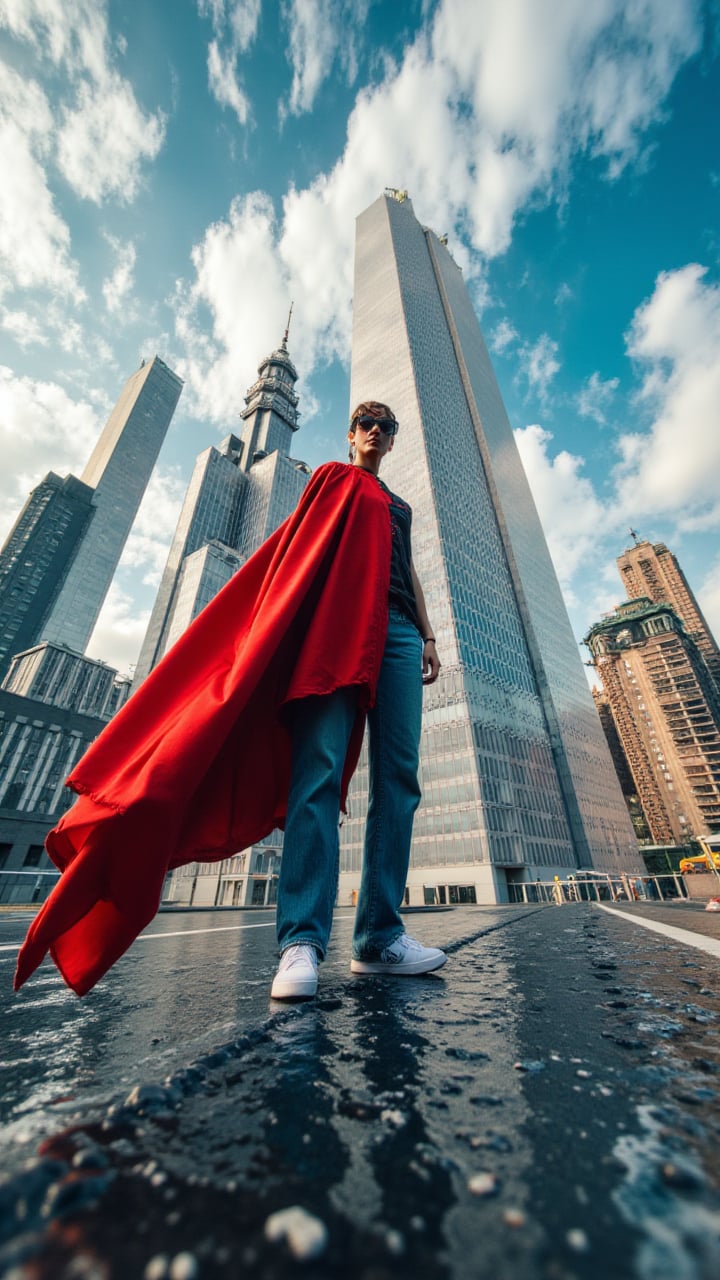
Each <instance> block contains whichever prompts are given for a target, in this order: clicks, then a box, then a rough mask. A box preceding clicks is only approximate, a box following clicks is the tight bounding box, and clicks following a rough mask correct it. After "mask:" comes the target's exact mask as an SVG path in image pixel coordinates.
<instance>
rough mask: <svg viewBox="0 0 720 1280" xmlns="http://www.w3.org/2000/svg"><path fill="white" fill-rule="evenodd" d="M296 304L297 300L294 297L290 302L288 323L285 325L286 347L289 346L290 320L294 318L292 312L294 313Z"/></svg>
mask: <svg viewBox="0 0 720 1280" xmlns="http://www.w3.org/2000/svg"><path fill="white" fill-rule="evenodd" d="M294 306H295V300H294V299H293V301H292V302H291V303H290V310H289V311H288V318H287V325H286V326H285V335H284V337H283V340H282V344H283V346H284V347H287V340H288V334H289V332H290V321H291V320H292V313H293V307H294Z"/></svg>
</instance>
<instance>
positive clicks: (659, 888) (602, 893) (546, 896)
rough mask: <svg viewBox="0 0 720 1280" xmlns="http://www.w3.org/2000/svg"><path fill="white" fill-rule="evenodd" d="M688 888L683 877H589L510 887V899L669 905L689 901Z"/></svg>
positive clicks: (543, 881) (538, 881)
mask: <svg viewBox="0 0 720 1280" xmlns="http://www.w3.org/2000/svg"><path fill="white" fill-rule="evenodd" d="M687 897H688V892H687V887H686V885H685V883H684V881H683V877H682V876H680V875H672V874H671V875H662V876H637V875H622V874H620V875H614V876H613V875H587V876H583V875H581V876H574V877H570V876H569V877H568V878H567V879H566V880H560V879H556V880H535V881H530V882H529V883H522V884H509V885H508V898H509V901H510V902H513V903H525V904H528V905H530V904H533V903H538V902H551V903H554V904H555V905H556V906H558V907H560V906H563V904H565V903H569V902H666V901H671V900H675V901H677V899H679V898H687Z"/></svg>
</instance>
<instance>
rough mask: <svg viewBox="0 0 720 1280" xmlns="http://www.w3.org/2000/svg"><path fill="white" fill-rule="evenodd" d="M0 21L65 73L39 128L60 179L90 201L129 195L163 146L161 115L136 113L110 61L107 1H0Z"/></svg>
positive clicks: (131, 95)
mask: <svg viewBox="0 0 720 1280" xmlns="http://www.w3.org/2000/svg"><path fill="white" fill-rule="evenodd" d="M0 27H5V28H6V29H7V30H8V31H9V32H10V33H11V34H12V35H13V36H14V37H15V38H16V39H17V40H21V41H24V42H25V43H27V44H28V45H29V46H30V47H31V49H32V50H33V52H34V54H35V56H36V57H37V58H38V59H39V60H49V61H50V62H51V63H52V64H53V65H54V66H55V67H56V68H58V69H62V70H63V71H64V72H65V73H66V75H65V78H64V81H63V83H62V86H61V87H60V88H58V94H59V100H58V102H56V103H55V104H54V108H55V109H54V111H53V114H52V116H51V117H50V118H49V120H48V122H47V124H46V128H45V133H44V137H45V140H46V152H48V153H49V151H50V150H51V149H55V148H56V152H57V162H58V164H59V167H60V169H61V171H62V173H63V175H64V177H65V178H66V179H67V180H68V182H69V183H70V184H71V186H72V187H73V188H74V190H75V191H76V192H77V193H78V195H80V196H82V197H83V198H85V199H89V200H93V201H95V202H96V203H100V202H101V201H103V200H104V199H105V198H106V197H107V196H110V195H113V196H115V197H117V198H118V199H119V200H121V201H124V202H127V201H130V200H132V199H133V198H134V196H135V195H136V193H137V190H138V186H139V183H140V175H141V166H142V163H143V161H146V160H149V159H154V157H155V156H156V155H157V154H158V151H159V150H160V147H161V146H162V143H163V139H164V134H165V119H164V116H163V114H162V112H156V113H154V114H153V113H147V112H145V111H143V109H142V108H141V107H140V105H139V103H138V102H137V99H136V98H135V94H134V92H133V89H132V86H131V85H130V83H129V81H128V80H126V79H125V78H124V77H123V76H122V75H121V74H120V72H119V71H118V70H117V68H116V67H115V65H114V61H113V49H112V47H111V42H110V39H109V33H108V10H107V3H106V0H0ZM56 119H57V120H59V125H58V127H57V129H56ZM23 132H24V133H25V134H27V130H23Z"/></svg>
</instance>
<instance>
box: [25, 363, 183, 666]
mask: <svg viewBox="0 0 720 1280" xmlns="http://www.w3.org/2000/svg"><path fill="white" fill-rule="evenodd" d="M182 385H183V384H182V381H181V379H180V378H178V377H177V375H176V374H174V373H173V372H172V370H171V369H169V368H168V366H167V365H166V364H165V363H164V362H163V361H162V360H161V359H160V358H159V357H158V356H154V358H153V359H152V360H150V361H148V362H147V363H146V362H145V361H143V363H142V365H141V366H140V368H139V369H138V370H137V371H136V372H135V373H133V374H132V375H131V376H130V377H129V378H128V380H127V382H126V383H125V386H124V387H123V390H122V392H121V394H120V399H119V400H118V402H117V404H116V405H115V408H114V409H113V411H112V413H111V414H110V417H109V418H108V421H107V423H106V424H105V427H104V428H103V431H102V434H101V436H100V439H99V440H98V442H97V444H96V446H95V448H94V450H93V453H92V455H91V457H90V461H89V462H88V464H87V466H86V468H85V470H84V471H83V473H82V476H81V480H82V481H83V483H84V484H86V485H89V486H90V487H91V488H92V489H93V490H94V494H93V506H94V507H95V513H94V515H93V519H92V521H91V522H90V524H89V525H88V527H87V529H86V531H85V534H84V536H83V538H82V540H81V541H80V543H79V545H78V547H77V549H76V552H75V555H74V558H73V561H72V564H71V565H70V568H69V570H68V572H67V576H66V577H65V580H64V582H63V584H62V586H61V588H60V591H59V593H58V595H57V598H56V599H55V602H54V604H53V606H52V609H51V610H50V614H49V616H48V618H47V620H46V621H45V622H44V623H43V625H42V628H41V631H40V633H39V637H37V638H40V639H44V640H50V641H53V642H54V643H56V644H64V645H68V646H69V647H70V648H71V649H74V650H76V651H77V652H78V653H82V652H83V651H84V649H85V647H86V645H87V643H88V641H89V639H90V636H91V635H92V632H93V629H94V627H95V623H96V622H97V618H98V614H99V613H100V610H101V608H102V605H103V601H104V600H105V597H106V595H107V593H108V589H109V587H110V583H111V582H112V578H113V575H114V573H115V570H116V568H117V565H118V561H119V559H120V556H121V554H122V550H123V547H124V546H125V543H126V541H127V537H128V534H129V533H130V529H131V527H132V523H133V521H134V519H135V516H136V515H137V510H138V507H139V506H140V501H141V499H142V496H143V494H144V492H145V489H146V488H147V484H148V481H149V479H150V474H151V472H152V469H153V467H154V466H155V462H156V460H157V456H158V453H159V452H160V446H161V445H162V443H163V440H164V439H165V434H166V432H167V429H168V427H169V425H170V420H171V418H172V416H173V413H174V412H175V406H176V405H177V402H178V399H179V397H180V392H181V391H182Z"/></svg>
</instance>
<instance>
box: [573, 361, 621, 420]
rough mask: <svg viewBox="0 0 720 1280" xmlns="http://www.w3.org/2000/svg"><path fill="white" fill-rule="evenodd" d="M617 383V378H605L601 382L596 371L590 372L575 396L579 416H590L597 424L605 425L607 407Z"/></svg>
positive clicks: (617, 385) (618, 382)
mask: <svg viewBox="0 0 720 1280" xmlns="http://www.w3.org/2000/svg"><path fill="white" fill-rule="evenodd" d="M619 385H620V379H619V378H607V379H606V380H605V382H603V380H602V378H601V377H600V374H599V373H598V372H597V371H596V372H595V373H593V374H591V375H590V377H589V378H588V380H587V382H586V383H585V386H584V387H583V388H582V389H581V391H580V393H579V395H578V398H577V407H578V413H579V414H580V415H581V417H583V418H592V419H593V420H594V421H595V422H597V424H598V426H601V427H602V426H605V424H606V422H607V413H608V409H609V407H610V405H611V403H612V400H613V397H614V395H615V392H616V391H617V389H618V387H619Z"/></svg>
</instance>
